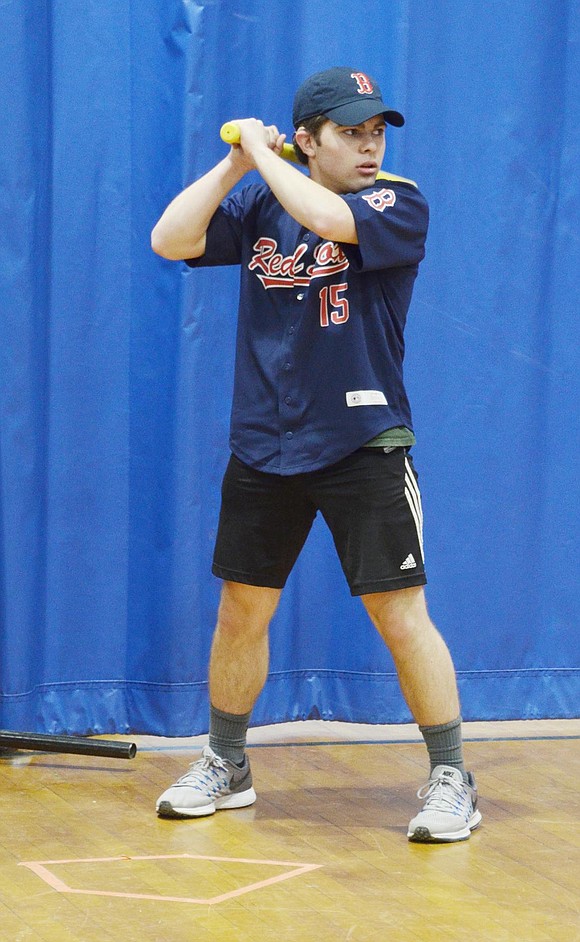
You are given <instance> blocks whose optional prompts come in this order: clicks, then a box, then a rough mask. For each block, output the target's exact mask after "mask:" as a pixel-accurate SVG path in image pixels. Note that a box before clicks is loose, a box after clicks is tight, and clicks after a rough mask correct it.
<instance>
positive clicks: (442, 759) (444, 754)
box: [419, 716, 467, 781]
mask: <svg viewBox="0 0 580 942" xmlns="http://www.w3.org/2000/svg"><path fill="white" fill-rule="evenodd" d="M419 730H420V732H421V734H422V736H423V739H424V740H425V745H426V746H427V752H428V753H429V760H430V762H431V772H432V771H433V769H434V768H435V767H436V766H437V765H450V766H452V767H453V768H455V769H459V771H460V772H461V774H462V775H463V778H464V780H465V781H467V773H466V771H465V765H464V764H463V741H462V737H461V717H460V716H458V717H457V719H456V720H451V722H450V723H443V724H442V725H440V726H420V727H419Z"/></svg>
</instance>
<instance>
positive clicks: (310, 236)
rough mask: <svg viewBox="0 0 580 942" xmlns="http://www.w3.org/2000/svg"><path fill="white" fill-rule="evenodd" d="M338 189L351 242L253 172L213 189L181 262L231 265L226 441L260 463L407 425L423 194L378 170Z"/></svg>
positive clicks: (305, 460)
mask: <svg viewBox="0 0 580 942" xmlns="http://www.w3.org/2000/svg"><path fill="white" fill-rule="evenodd" d="M342 198H343V199H344V200H346V202H347V203H348V205H349V206H350V208H351V210H352V213H353V216H354V219H355V223H356V229H357V236H358V240H359V242H358V245H351V244H345V243H336V242H331V241H329V240H327V239H321V238H320V237H319V236H318V235H316V234H315V233H313V232H310V231H308V230H307V229H305V228H304V227H302V226H300V224H299V223H298V222H296V221H295V220H294V219H293V218H292V217H291V216H290V215H289V214H288V213H287V212H286V211H285V210H284V209H283V207H282V206H281V205H280V203H279V202H278V200H277V199H276V197H275V196H274V194H273V193H272V192H271V190H270V189H269V187H268V186H267V185H266V184H262V183H256V184H250V185H248V186H246V187H244V188H243V189H241V190H239V191H237V192H235V193H233V194H231V195H230V196H228V197H227V198H226V199H225V200H224V201H223V203H222V204H221V205H220V206H219V208H218V209H217V211H216V213H215V214H214V216H213V218H212V220H211V222H210V225H209V227H208V230H207V240H206V250H205V254H204V255H203V256H202V257H201V258H197V259H191V260H188V262H187V264H188V265H190V266H191V267H200V266H212V265H234V264H236V265H237V264H239V265H240V266H241V268H240V272H241V274H240V300H239V309H238V322H237V340H236V361H235V372H234V394H233V404H232V412H231V429H230V446H231V449H232V451H233V453H234V454H235V455H236V456H237V457H238V458H239V459H240V460H241V461H243V462H245V463H246V464H248V465H250V466H252V467H253V468H256V469H258V470H261V471H265V472H269V473H274V474H281V475H291V474H301V473H304V472H308V471H315V470H318V469H320V468H324V467H327V466H328V465H331V464H333V463H335V462H336V461H339V460H340V459H341V458H344V457H346V456H347V455H348V454H351V453H352V452H353V451H356V449H357V448H360V447H361V446H362V445H364V444H365V443H366V442H368V441H369V440H370V439H372V438H373V437H374V436H376V435H377V434H379V433H380V432H382V431H384V430H385V429H388V428H391V427H393V426H406V427H407V428H409V429H411V430H412V418H411V410H410V406H409V401H408V399H407V394H406V392H405V387H404V384H403V358H404V339H403V332H404V328H405V322H406V318H407V311H408V308H409V304H410V301H411V295H412V291H413V284H414V282H415V278H416V275H417V269H418V265H419V262H420V261H421V259H422V258H423V256H424V246H425V238H426V234H427V226H428V209H427V204H426V202H425V199H424V198H423V196H422V195H421V193H420V192H419V190H418V189H417V188H416V187H415V186H414V185H412V184H411V183H407V182H398V181H390V180H389V181H385V180H377V182H376V184H375V185H374V186H372V187H369V188H368V189H365V190H362V191H360V192H358V193H352V194H346V195H344V196H343V197H342Z"/></svg>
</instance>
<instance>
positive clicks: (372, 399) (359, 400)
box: [346, 389, 389, 408]
mask: <svg viewBox="0 0 580 942" xmlns="http://www.w3.org/2000/svg"><path fill="white" fill-rule="evenodd" d="M346 404H347V406H349V408H351V407H352V406H388V404H389V403H388V402H387V399H386V396H385V394H384V392H381V391H380V389H356V390H353V391H352V392H347V394H346Z"/></svg>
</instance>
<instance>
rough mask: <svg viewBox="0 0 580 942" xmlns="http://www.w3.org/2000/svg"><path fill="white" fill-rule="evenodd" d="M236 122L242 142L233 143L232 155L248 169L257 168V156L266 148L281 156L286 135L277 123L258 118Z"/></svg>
mask: <svg viewBox="0 0 580 942" xmlns="http://www.w3.org/2000/svg"><path fill="white" fill-rule="evenodd" d="M234 123H235V124H236V125H237V126H238V127H239V129H240V143H239V144H232V151H231V155H232V159H233V160H235V161H236V162H237V163H238V165H239V164H240V163H241V164H242V165H243V166H244V169H245V170H246V171H247V170H254V169H255V168H256V158H259V154H260V153H261V152H262V153H263V152H264V150H271V151H274V153H275V154H277V155H278V156H280V154H281V153H282V147H283V145H284V141H285V140H286V135H285V134H280V132H279V130H278V128H277V127H276V125H275V124H270V125H265V124H264V123H263V121H260V120H259V119H258V118H243V119H242V120H238V119H236V120H235V122H234Z"/></svg>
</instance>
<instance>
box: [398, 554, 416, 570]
mask: <svg viewBox="0 0 580 942" xmlns="http://www.w3.org/2000/svg"><path fill="white" fill-rule="evenodd" d="M400 568H401V569H416V568H417V563H416V562H415V557H414V556H413V554H412V553H409V555H408V556H407V558H406V560H405V562H404V563H401V566H400Z"/></svg>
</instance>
